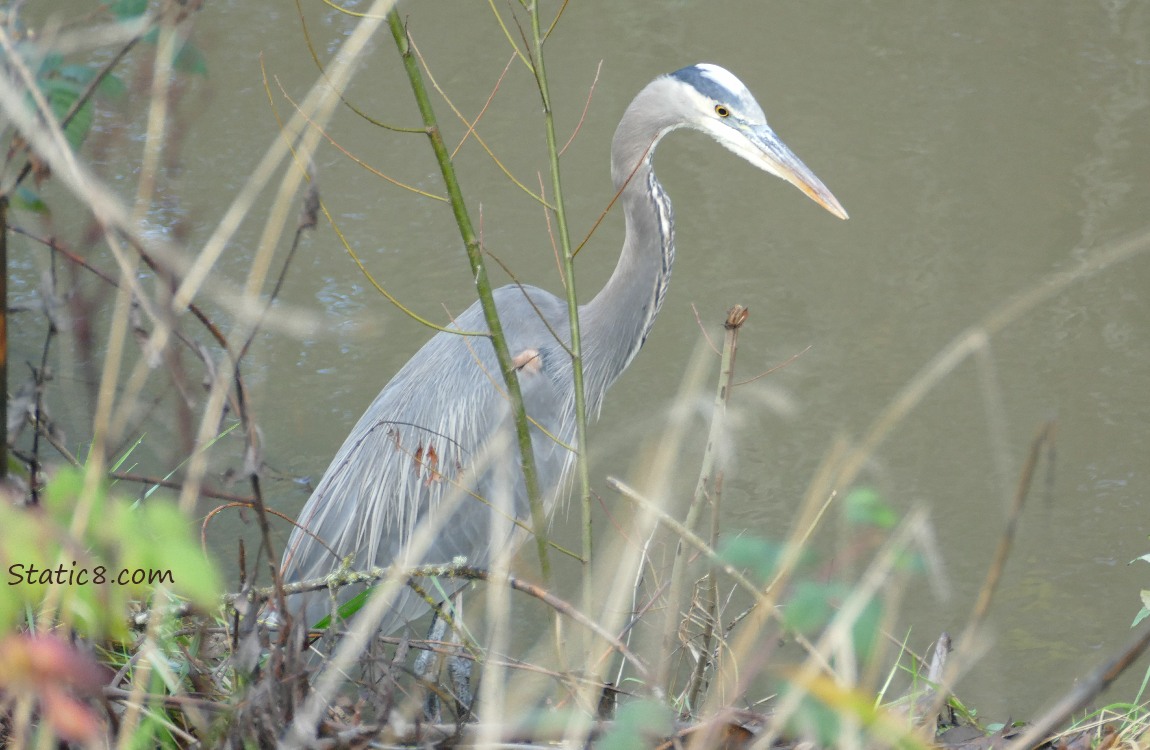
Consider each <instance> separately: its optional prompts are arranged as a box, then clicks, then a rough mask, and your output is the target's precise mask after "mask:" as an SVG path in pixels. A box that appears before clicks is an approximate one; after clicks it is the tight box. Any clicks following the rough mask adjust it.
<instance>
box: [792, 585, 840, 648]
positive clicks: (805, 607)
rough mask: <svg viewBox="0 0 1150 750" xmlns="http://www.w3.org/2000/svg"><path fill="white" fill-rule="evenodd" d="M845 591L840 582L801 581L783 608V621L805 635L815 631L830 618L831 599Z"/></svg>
mask: <svg viewBox="0 0 1150 750" xmlns="http://www.w3.org/2000/svg"><path fill="white" fill-rule="evenodd" d="M843 593H844V587H842V586H840V585H838V584H829V583H818V582H816V581H799V582H798V583H797V584H795V590H794V592H793V593H792V594H791V596H790V598H788V599H787V605H786V607H784V608H783V622H785V623H786V625H787V627H789V628H791V629H792V630H795V631H797V632H799V633H802V634H804V635H809V634H811V633H814V632H815V631H817V630H818V629H819V628H821V627H822V626H823V625H825V624H826V623H827V621H828V620H829V619H830V616H831V613H832V611H833V610H832V609H831V599H832V598H838V597H839V596H840V595H842V594H843Z"/></svg>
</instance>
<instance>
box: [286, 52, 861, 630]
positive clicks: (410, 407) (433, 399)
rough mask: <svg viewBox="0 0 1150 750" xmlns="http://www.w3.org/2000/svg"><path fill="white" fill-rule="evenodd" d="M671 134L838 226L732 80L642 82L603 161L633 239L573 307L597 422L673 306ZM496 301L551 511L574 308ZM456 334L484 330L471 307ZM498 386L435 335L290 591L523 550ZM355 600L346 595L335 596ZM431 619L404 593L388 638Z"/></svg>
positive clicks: (308, 606) (365, 430)
mask: <svg viewBox="0 0 1150 750" xmlns="http://www.w3.org/2000/svg"><path fill="white" fill-rule="evenodd" d="M679 128H691V129H695V130H700V131H702V132H705V133H707V134H709V135H711V136H712V137H713V138H714V139H715V140H717V141H718V142H719V143H721V144H722V145H724V146H726V147H727V148H729V149H730V150H731V151H733V152H735V153H736V154H738V155H740V156H742V157H743V158H744V159H747V160H748V161H750V162H751V163H753V164H755V165H756V166H758V167H760V168H761V169H764V170H766V171H768V172H770V173H772V174H774V175H776V176H778V177H781V178H782V179H784V180H787V181H788V182H791V183H792V184H794V185H795V186H796V187H798V188H799V189H801V190H802V191H803V192H804V193H806V194H807V195H808V196H810V197H811V198H812V199H814V200H815V201H816V202H817V203H819V204H820V205H822V206H823V207H824V208H826V209H827V210H828V211H830V212H831V213H833V214H835V215H836V216H838V217H840V218H843V219H845V218H847V214H846V211H845V210H843V208H842V206H841V205H840V204H839V202H838V201H837V200H836V199H835V197H834V196H833V195H832V194H831V193H830V191H829V190H827V188H826V187H825V186H824V185H823V184H822V183H821V182H820V181H819V179H818V178H817V177H815V176H814V174H812V173H811V172H810V170H808V169H807V168H806V167H805V166H804V165H803V164H802V162H801V161H799V159H798V158H797V157H795V156H794V154H793V153H791V151H790V150H789V149H788V148H787V147H786V146H785V145H784V144H783V143H782V142H781V141H780V140H779V139H778V137H777V136H776V135H775V134H774V132H773V131H771V129H770V128H769V127H768V126H767V123H766V118H765V116H764V115H763V111H762V109H761V108H760V107H759V105H758V104H757V103H756V102H755V99H754V97H752V96H751V94H750V92H749V91H748V90H747V88H746V87H745V86H744V85H743V84H742V83H741V82H740V81H739V80H738V79H737V78H736V77H735V76H734V75H733V74H731V73H730V72H728V71H726V70H725V69H723V68H720V67H718V66H716V65H710V64H699V65H693V66H690V67H687V68H683V69H681V70H678V71H676V72H674V73H671V74H669V75H665V76H660V77H659V78H656V79H655V80H654V81H652V82H651V83H650V84H648V85H647V86H646V87H645V88H644V89H643V90H642V91H641V92H639V94H638V95H637V96H636V97H635V99H634V100H633V101H632V102H631V104H630V105H629V106H628V108H627V110H626V112H625V113H624V115H623V118H622V120H621V121H620V123H619V126H618V128H617V129H616V131H615V137H614V140H613V142H612V148H611V174H612V178H613V180H614V183H615V188H616V190H618V191H620V196H619V201H620V204H621V206H622V209H623V213H624V219H625V227H626V233H625V236H624V241H623V249H622V252H621V254H620V256H619V261H618V264H617V265H616V267H615V271H614V272H613V273H612V275H611V277H610V279H609V280H608V281H607V283H606V285H605V286H604V287H603V289H602V290H601V291H600V292H599V293H598V294H597V295H596V296H595V297H594V298H593V299H592V300H591V301H590V302H588V303H586V304H585V305H582V306H580V308H579V320H580V328H581V336H582V347H583V372H584V392H585V395H586V404H587V410H588V415H589V416H591V417H595V416H598V414H599V412H600V409H601V407H602V405H603V397H604V396H605V395H606V392H607V389H608V388H610V387H611V384H612V383H614V382H615V380H616V379H617V378H618V377H619V376H620V375H621V374H622V372H623V370H625V369H626V368H627V366H628V365H629V364H630V363H631V361H632V360H633V359H634V357H635V355H636V354H637V353H638V351H639V348H640V347H641V346H642V345H643V342H644V340H645V339H646V338H647V335H648V333H649V332H650V330H651V326H652V325H653V323H654V320H655V316H656V315H657V314H658V312H659V308H660V306H661V305H662V303H663V300H664V298H665V296H666V293H667V289H668V284H669V281H670V277H671V266H672V263H673V261H674V255H675V250H674V248H675V245H674V214H673V211H672V209H671V202H670V200H669V199H668V198H667V194H666V193H665V192H664V190H663V188H662V186H661V185H660V184H659V181H658V180H657V179H656V178H655V173H654V170H653V167H652V156H653V154H654V151H655V147H656V146H657V145H658V143H659V141H660V140H661V139H662V137H663V136H664V135H666V134H667V133H669V132H671V131H672V130H676V129H679ZM494 299H495V305H496V308H497V310H498V312H499V318H500V320H501V322H502V325H503V330H504V335H505V338H506V341H507V347H508V350H509V351H510V353H511V355H512V357H513V359H514V361H515V366H516V369H517V376H518V378H519V384H520V387H521V390H522V393H523V402H524V407H525V409H526V412H527V415H528V417H529V418H530V420H531V421H532V423H533V424H532V427H531V439H532V447H533V449H534V454H535V455H534V457H535V463H536V470H537V472H538V477H539V485H540V488H541V491H542V492H543V497H544V505H545V508H546V510H547V512H548V513H550V512H551V511H552V510H553V508H554V507H555V504H556V500H557V498H558V497H559V495H561V494H562V486H563V485H564V481H563V480H564V477H565V476H566V475H567V474H568V471H569V469H570V468H571V466H572V464H573V460H574V453H573V452H572V451H571V449H570V448H569V447H568V446H571V445H573V444H574V439H575V421H576V420H575V398H574V386H573V380H572V363H571V357H570V354H569V353H568V352H569V347H568V344H569V340H570V333H569V321H568V313H567V305H566V302H564V301H563V300H561V299H559V298H558V297H556V296H554V295H553V294H551V293H549V292H546V291H544V290H542V289H538V288H535V287H531V286H505V287H502V288H500V289H497V290H495V292H494ZM452 328H454V329H456V330H461V331H486V330H487V327H486V324H485V322H484V317H483V311H482V309H481V308H480V306H479V303H478V302H477V303H475V304H473V305H472V306H471V307H469V308H468V309H467V310H466V311H464V312H463V313H462V314H461V315H459V316H458V318H457V319H456V320H455V321H454V323H453V325H452ZM502 381H503V378H502V376H501V374H500V373H499V369H498V363H497V362H496V358H495V354H494V349H493V346H492V344H491V341H490V339H488V338H486V337H479V336H460V335H458V334H456V333H452V332H441V333H438V334H436V335H435V336H433V337H432V338H431V340H430V341H428V342H427V344H425V345H424V346H423V348H422V349H420V350H419V351H418V352H417V353H416V354H415V356H413V357H412V358H411V359H410V360H409V361H408V362H407V364H406V365H404V366H403V367H402V368H401V369H400V370H399V372H398V373H396V375H395V376H394V377H393V378H392V380H391V381H390V382H389V383H388V384H387V385H386V386H384V388H383V390H382V391H381V392H380V393H379V395H378V396H376V398H375V400H374V401H372V403H371V405H370V406H368V408H367V410H366V411H365V412H364V414H363V416H362V417H361V418H360V420H359V422H358V423H356V425H355V427H354V428H353V429H352V431H351V434H350V435H349V436H348V437H347V439H346V440H345V441H344V443H343V445H342V447H340V449H339V451H338V452H337V453H336V455H335V458H334V459H333V460H332V463H331V465H330V466H329V467H328V469H327V471H326V472H325V474H324V476H323V478H322V479H321V481H320V483H319V484H318V486H317V487H316V489H315V491H314V492H313V493H312V495H311V497H310V498H309V499H308V501H307V503H306V504H305V505H304V508H303V510H302V511H301V512H300V516H299V521H298V525H297V527H296V528H295V529H294V530H293V532H292V535H291V538H290V540H289V542H288V546H287V550H286V552H285V554H284V558H283V563H282V573H283V578H284V581H285V582H292V581H302V580H311V579H315V578H320V577H322V576H324V575H327V574H328V573H330V572H332V571H333V570H336V569H338V568H339V567H340V566H341V565H343V564H345V562H346V561H350V564H351V567H352V569H356V570H358V569H364V568H368V567H371V566H387V565H391V564H393V563H396V564H401V565H405V566H414V565H420V564H439V563H449V562H451V561H453V560H455V559H458V558H465V559H466V560H467V564H468V565H472V566H475V567H480V568H482V567H486V566H487V565H488V564H489V563H490V561H491V560H492V559H493V556H494V554H495V552H496V551H497V550H503V549H506V548H508V547H509V546H517V545H518V544H520V543H521V542H522V541H523V539H524V538H525V537H526V533H527V532H526V531H525V530H524V528H525V526H526V524H527V523H529V521H530V509H529V503H528V498H527V491H526V488H525V483H524V479H523V473H522V469H521V467H520V464H519V461H518V460H517V457H518V452H517V451H518V448H517V443H516V440H515V432H514V429H515V428H514V422H513V415H512V410H511V408H510V406H509V404H508V402H507V398H506V396H505V395H504V393H503V388H502ZM428 520H435V521H437V522H441V524H442V525H441V526H439V529H440V530H439V532H438V533H437V534H436V536H435V537H434V540H433V541H432V543H431V545H430V547H429V549H428V551H427V552H426V554H423V555H421V556H419V557H418V558H413V556H411V555H409V554H408V552H407V547H408V545H409V543H410V542H411V540H412V538H413V536H414V535H415V532H416V528H417V527H418V526H419V525H420V524H422V523H424V522H425V521H428ZM516 522H518V524H517V523H516ZM351 595H352V592H350V591H349V590H348V589H347V588H345V589H344V590H343V591H342V592H341V599H344V600H346V599H347V598H349V597H350V596H351ZM288 606H289V608H291V609H293V611H300V610H302V614H303V617H304V620H305V621H306V622H307V624H309V625H310V624H313V623H314V622H317V621H319V620H320V619H322V618H323V617H324V616H325V615H327V614H329V613H330V598H329V596H328V594H327V592H325V591H319V592H311V593H305V594H296V595H293V596H291V597H289V599H288ZM427 609H428V606H427V604H426V602H425V601H424V600H423V598H422V597H420V596H419V595H418V594H416V593H415V592H412V591H409V590H406V589H405V590H404V591H403V592H402V593H401V594H400V595H399V598H398V599H397V600H396V603H395V605H394V606H393V608H392V609H391V612H390V613H389V615H388V617H386V618H385V620H384V621H383V623H382V625H381V630H382V632H385V633H387V632H393V631H395V630H396V629H398V628H399V627H400V626H401V625H403V624H404V623H405V622H407V621H409V620H411V619H413V618H415V617H418V616H419V615H421V614H422V613H424V612H425V611H426V610H427Z"/></svg>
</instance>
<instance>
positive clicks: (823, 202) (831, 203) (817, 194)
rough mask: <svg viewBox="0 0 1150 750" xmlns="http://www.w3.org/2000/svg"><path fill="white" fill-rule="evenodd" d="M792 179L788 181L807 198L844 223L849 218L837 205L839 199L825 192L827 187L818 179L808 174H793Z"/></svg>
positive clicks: (841, 205)
mask: <svg viewBox="0 0 1150 750" xmlns="http://www.w3.org/2000/svg"><path fill="white" fill-rule="evenodd" d="M794 177H795V179H793V180H788V181H789V182H790V183H791V184H792V185H794V186H795V187H797V188H798V189H799V190H802V191H803V192H804V193H806V195H807V197H808V198H810V199H811V200H813V201H814V202H815V203H817V204H819V205H820V206H822V207H823V208H825V209H826V210H827V211H830V212H831V213H832V214H834V215H835V216H837V217H839V218H840V219H842V220H844V221H845V220H847V219H849V218H850V214H848V213H847V210H846V209H845V208H843V204H841V203H839V199H838V198H836V197H835V196H834V194H833V193H832V192H831V191H830V190H827V186H826V185H824V184H823V183H822V182H821V181H820V180H819V178H817V177H815V176H814V175H813V174H811V173H810V172H808V173H807V174H806V175H799V174H795V175H794Z"/></svg>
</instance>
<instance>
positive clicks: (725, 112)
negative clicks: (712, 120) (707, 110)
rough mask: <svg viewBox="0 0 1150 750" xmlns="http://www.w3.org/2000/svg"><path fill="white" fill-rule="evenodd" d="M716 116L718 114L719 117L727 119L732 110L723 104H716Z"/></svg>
mask: <svg viewBox="0 0 1150 750" xmlns="http://www.w3.org/2000/svg"><path fill="white" fill-rule="evenodd" d="M715 114H717V115H718V116H719V117H726V116H727V115H729V114H731V110H729V109H727V108H726V107H724V106H723V105H722V104H716V105H715Z"/></svg>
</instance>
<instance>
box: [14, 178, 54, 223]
mask: <svg viewBox="0 0 1150 750" xmlns="http://www.w3.org/2000/svg"><path fill="white" fill-rule="evenodd" d="M12 208H16V209H19V210H21V211H28V212H31V213H34V214H40V215H42V216H51V215H52V211H51V210H50V209H49V208H48V204H47V203H45V202H44V200H43V199H42V198H41V197H40V194H39V193H37V192H36V191H35V190H33V189H32V188H30V187H25V186H24V185H21V186H20V187H18V188H16V192H15V193H13V195H12Z"/></svg>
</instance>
